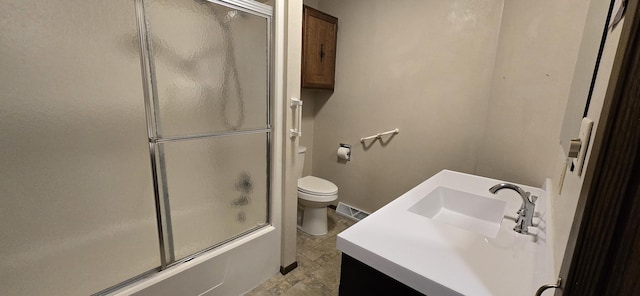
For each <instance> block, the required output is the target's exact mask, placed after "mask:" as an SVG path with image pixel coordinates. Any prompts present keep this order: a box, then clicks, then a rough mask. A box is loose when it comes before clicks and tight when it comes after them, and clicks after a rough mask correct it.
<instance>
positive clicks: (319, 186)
mask: <svg viewBox="0 0 640 296" xmlns="http://www.w3.org/2000/svg"><path fill="white" fill-rule="evenodd" d="M306 153H307V147H304V146H299V147H298V159H297V160H298V161H297V163H296V166H297V167H296V169H297V172H296V173H297V174H298V205H299V206H301V207H302V208H303V211H304V212H303V214H302V217H303V218H302V225H301V226H300V229H302V231H304V232H306V233H308V234H311V235H323V234H326V233H327V206H328V205H330V204H331V203H332V202H334V201H336V200H337V199H338V186H336V184H333V183H331V182H330V181H327V180H325V179H321V178H318V177H314V176H306V177H302V169H303V168H304V156H305V154H306Z"/></svg>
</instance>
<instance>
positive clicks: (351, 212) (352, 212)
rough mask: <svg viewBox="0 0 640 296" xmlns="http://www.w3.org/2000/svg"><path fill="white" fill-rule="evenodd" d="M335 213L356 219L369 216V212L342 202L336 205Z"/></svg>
mask: <svg viewBox="0 0 640 296" xmlns="http://www.w3.org/2000/svg"><path fill="white" fill-rule="evenodd" d="M336 213H338V214H340V215H342V216H345V217H347V218H351V219H353V220H356V221H360V220H362V219H364V218H365V217H367V216H369V213H367V212H365V211H363V210H361V209H358V208H354V207H352V206H350V205H348V204H345V203H342V202H339V203H338V206H337V207H336Z"/></svg>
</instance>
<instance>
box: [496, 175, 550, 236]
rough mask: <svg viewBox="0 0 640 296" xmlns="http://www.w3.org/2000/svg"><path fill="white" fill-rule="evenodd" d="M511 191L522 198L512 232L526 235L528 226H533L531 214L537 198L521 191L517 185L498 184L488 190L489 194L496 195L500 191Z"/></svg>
mask: <svg viewBox="0 0 640 296" xmlns="http://www.w3.org/2000/svg"><path fill="white" fill-rule="evenodd" d="M505 188H506V189H511V190H514V191H515V192H518V194H520V197H522V206H521V207H520V209H519V210H518V218H517V219H516V226H515V227H514V228H513V230H514V231H515V232H517V233H522V234H528V233H529V226H532V225H533V212H534V209H535V206H536V204H535V202H536V200H537V199H538V197H537V196H535V195H531V192H526V191H524V190H522V188H520V187H519V186H517V185H514V184H511V183H500V184H497V185H495V186H493V187H491V188H490V189H489V192H491V193H493V194H496V193H497V192H498V191H500V190H502V189H505Z"/></svg>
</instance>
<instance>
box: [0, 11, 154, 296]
mask: <svg viewBox="0 0 640 296" xmlns="http://www.w3.org/2000/svg"><path fill="white" fill-rule="evenodd" d="M0 27H1V28H2V30H0V69H1V70H0V202H1V203H0V225H2V227H0V295H89V294H92V293H95V292H98V291H100V290H102V289H105V288H108V287H110V286H113V285H116V284H118V283H120V282H122V281H124V280H127V279H129V278H132V277H135V276H137V275H140V274H142V273H145V272H147V271H150V270H153V269H155V268H157V267H158V266H160V258H159V256H158V250H159V247H158V232H157V227H156V215H155V206H154V192H153V186H152V184H153V182H152V180H153V179H152V174H151V170H150V167H151V165H150V157H149V147H148V143H147V136H146V135H147V126H146V120H145V106H144V100H143V96H142V95H143V89H142V82H141V75H140V53H139V51H140V50H139V46H138V44H139V43H138V42H137V40H138V33H137V29H136V14H135V9H134V5H133V2H131V1H130V0H109V1H86V0H64V1H41V0H22V1H14V0H0Z"/></svg>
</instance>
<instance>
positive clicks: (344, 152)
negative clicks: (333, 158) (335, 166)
mask: <svg viewBox="0 0 640 296" xmlns="http://www.w3.org/2000/svg"><path fill="white" fill-rule="evenodd" d="M338 158H340V159H344V160H349V158H351V149H349V148H347V147H340V148H338Z"/></svg>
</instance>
